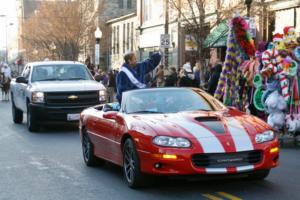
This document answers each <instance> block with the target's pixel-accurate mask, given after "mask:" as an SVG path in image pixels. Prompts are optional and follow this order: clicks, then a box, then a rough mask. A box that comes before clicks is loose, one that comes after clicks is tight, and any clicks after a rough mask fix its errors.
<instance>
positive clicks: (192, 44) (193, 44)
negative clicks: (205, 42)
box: [185, 35, 197, 51]
mask: <svg viewBox="0 0 300 200" xmlns="http://www.w3.org/2000/svg"><path fill="white" fill-rule="evenodd" d="M185 50H186V51H196V50H197V41H196V39H195V37H194V36H193V35H185Z"/></svg>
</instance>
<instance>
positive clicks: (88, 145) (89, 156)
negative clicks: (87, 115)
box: [82, 131, 105, 167]
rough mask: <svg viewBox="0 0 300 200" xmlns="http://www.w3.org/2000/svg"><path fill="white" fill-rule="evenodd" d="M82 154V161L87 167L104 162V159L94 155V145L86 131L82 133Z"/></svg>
mask: <svg viewBox="0 0 300 200" xmlns="http://www.w3.org/2000/svg"><path fill="white" fill-rule="evenodd" d="M82 155H83V160H84V163H85V164H86V165H87V166H89V167H92V166H100V165H104V164H105V160H103V159H101V158H98V157H96V156H95V155H94V147H93V144H92V142H91V140H90V138H89V137H88V134H87V133H86V131H83V134H82Z"/></svg>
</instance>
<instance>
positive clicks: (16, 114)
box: [11, 101, 23, 124]
mask: <svg viewBox="0 0 300 200" xmlns="http://www.w3.org/2000/svg"><path fill="white" fill-rule="evenodd" d="M11 105H12V116H13V121H14V123H16V124H21V123H22V122H23V112H22V111H21V110H19V109H18V108H17V107H16V106H15V103H14V102H13V101H12V104H11Z"/></svg>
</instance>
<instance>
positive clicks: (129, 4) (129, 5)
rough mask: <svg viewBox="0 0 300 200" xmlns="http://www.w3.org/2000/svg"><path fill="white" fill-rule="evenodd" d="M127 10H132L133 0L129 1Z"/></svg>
mask: <svg viewBox="0 0 300 200" xmlns="http://www.w3.org/2000/svg"><path fill="white" fill-rule="evenodd" d="M127 8H128V9H131V8H132V0H127Z"/></svg>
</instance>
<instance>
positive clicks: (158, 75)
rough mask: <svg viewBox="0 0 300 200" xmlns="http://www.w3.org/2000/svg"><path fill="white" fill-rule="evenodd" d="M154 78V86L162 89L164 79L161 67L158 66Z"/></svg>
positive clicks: (162, 67)
mask: <svg viewBox="0 0 300 200" xmlns="http://www.w3.org/2000/svg"><path fill="white" fill-rule="evenodd" d="M155 77H156V86H157V87H163V86H164V78H165V75H164V66H163V65H159V67H158V69H157V71H156V74H155Z"/></svg>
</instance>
